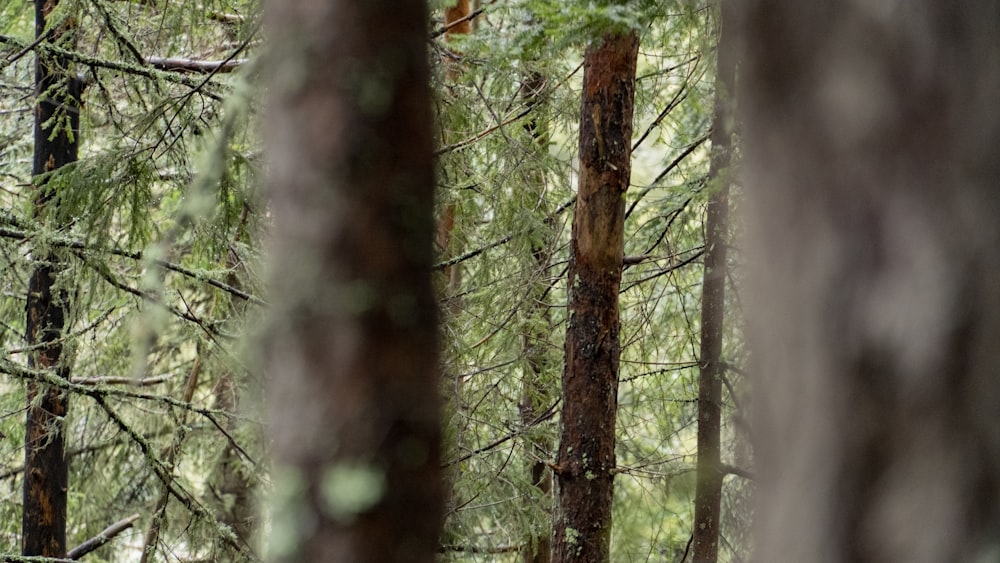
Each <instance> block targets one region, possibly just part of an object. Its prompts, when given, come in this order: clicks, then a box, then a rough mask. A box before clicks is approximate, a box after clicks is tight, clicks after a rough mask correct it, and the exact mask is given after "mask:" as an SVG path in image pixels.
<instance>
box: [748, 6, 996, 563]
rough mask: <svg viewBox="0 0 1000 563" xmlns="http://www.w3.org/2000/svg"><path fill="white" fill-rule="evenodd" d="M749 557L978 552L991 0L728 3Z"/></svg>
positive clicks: (992, 524)
mask: <svg viewBox="0 0 1000 563" xmlns="http://www.w3.org/2000/svg"><path fill="white" fill-rule="evenodd" d="M741 4H742V5H744V7H745V11H744V12H743V15H742V17H743V18H745V19H744V20H743V26H744V28H745V30H746V41H745V44H744V49H742V51H743V52H744V53H745V59H744V63H743V64H742V65H741V90H740V92H741V97H740V104H741V107H743V108H745V110H746V111H745V135H744V151H745V160H744V163H745V170H746V181H745V187H746V197H747V204H748V206H749V207H750V208H751V209H750V222H749V225H748V229H749V233H750V235H751V236H750V239H749V242H750V244H749V254H748V260H749V264H750V265H751V266H752V271H751V277H750V280H751V285H750V288H749V289H750V292H751V294H752V296H753V299H752V300H749V303H750V304H751V305H752V306H753V308H752V310H751V329H752V332H751V337H752V338H751V343H752V345H753V347H754V348H753V350H754V358H755V364H756V366H755V373H754V374H753V383H754V385H755V391H754V395H753V397H754V403H755V406H756V418H755V425H754V432H755V435H757V436H760V440H759V442H758V443H757V444H756V449H755V454H756V469H757V470H756V472H755V473H756V474H757V476H758V480H757V483H758V490H757V493H756V494H757V498H758V499H759V506H758V509H757V511H756V513H755V514H756V518H757V533H758V536H757V540H756V542H755V543H756V545H757V550H756V555H755V559H756V560H757V561H761V562H773V561H809V562H813V563H833V562H852V563H855V562H873V563H874V562H878V563H901V562H906V563H936V562H940V561H996V560H998V557H1000V541H998V539H997V538H998V537H1000V502H998V493H1000V427H998V425H997V413H998V412H1000V379H998V378H997V366H998V365H1000V347H998V346H997V341H998V338H1000V284H998V283H997V280H998V279H1000V244H998V242H1000V223H998V221H997V217H1000V197H998V191H997V186H998V185H1000V158H997V155H996V149H997V147H998V146H1000V105H998V104H997V101H996V93H997V92H998V91H1000V57H997V53H998V52H1000V27H998V26H997V22H998V21H1000V5H998V4H997V3H995V2H978V1H972V0H959V1H956V2H948V3H941V2H936V1H933V0H913V1H910V2H905V3H903V2H847V3H838V4H831V3H822V2H802V1H800V0H751V1H748V2H744V3H741Z"/></svg>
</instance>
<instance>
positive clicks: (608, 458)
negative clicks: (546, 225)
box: [553, 33, 639, 563]
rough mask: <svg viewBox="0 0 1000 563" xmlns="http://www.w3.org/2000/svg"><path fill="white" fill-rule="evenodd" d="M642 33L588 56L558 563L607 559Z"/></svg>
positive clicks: (609, 40) (559, 469)
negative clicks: (621, 306) (620, 302)
mask: <svg viewBox="0 0 1000 563" xmlns="http://www.w3.org/2000/svg"><path fill="white" fill-rule="evenodd" d="M638 49H639V38H638V35H637V34H635V33H619V34H607V35H605V36H604V37H603V38H602V39H601V41H600V42H598V43H595V44H593V45H591V46H590V47H589V48H588V49H587V53H586V55H585V58H584V76H583V101H582V103H581V105H580V185H579V188H578V193H577V201H576V210H575V213H574V215H573V239H572V254H571V259H570V270H569V280H568V287H569V292H570V297H569V314H570V318H569V327H568V328H567V329H566V366H565V369H564V371H563V377H562V386H563V390H562V416H561V422H560V439H559V455H558V459H557V461H556V484H557V491H558V493H557V501H556V502H557V505H556V513H555V517H554V520H553V561H556V562H559V563H561V562H566V561H588V562H600V561H607V560H608V556H609V547H610V539H611V498H612V487H613V483H614V471H615V415H616V412H617V407H618V397H617V394H618V361H619V354H620V345H619V341H618V329H619V319H618V291H619V288H620V286H621V271H622V258H623V252H624V220H625V197H624V196H625V191H626V190H627V189H628V183H629V173H630V171H631V162H630V158H631V142H632V139H631V137H632V106H633V102H634V95H635V69H636V56H637V54H638Z"/></svg>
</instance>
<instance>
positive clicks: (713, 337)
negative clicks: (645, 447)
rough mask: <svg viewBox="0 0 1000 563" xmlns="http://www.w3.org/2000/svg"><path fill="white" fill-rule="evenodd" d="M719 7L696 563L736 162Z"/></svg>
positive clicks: (713, 522)
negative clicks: (733, 174) (732, 176)
mask: <svg viewBox="0 0 1000 563" xmlns="http://www.w3.org/2000/svg"><path fill="white" fill-rule="evenodd" d="M731 3H732V1H731V0H721V2H720V6H719V41H718V49H717V50H716V52H717V53H718V63H717V65H716V78H715V117H714V123H713V125H712V157H711V163H710V164H709V172H708V176H709V182H710V186H711V189H712V190H714V191H713V192H712V195H711V196H710V198H709V201H708V211H707V213H706V218H705V270H704V277H703V284H702V297H701V359H700V360H699V362H698V365H699V369H700V371H699V374H698V466H697V480H696V483H695V499H694V532H693V536H694V539H693V548H694V549H693V551H692V556H693V558H694V563H715V562H716V561H718V559H719V532H720V530H719V523H720V516H721V504H722V478H723V474H722V471H721V470H720V463H721V461H722V459H721V457H722V440H721V434H722V432H721V431H722V377H723V376H724V374H723V373H722V370H723V364H722V338H723V334H724V328H725V314H724V313H725V307H726V254H727V252H726V249H727V246H728V244H729V243H728V240H727V238H728V231H729V184H730V181H731V170H730V165H731V162H732V158H731V156H732V148H733V140H732V134H733V129H732V121H733V115H732V109H731V108H732V102H733V96H734V88H733V86H734V83H735V79H736V68H735V61H734V55H735V53H733V51H732V48H731V47H730V45H729V44H730V42H731V40H730V39H729V38H730V36H731V35H732V34H731V33H729V32H728V30H727V29H726V27H725V26H726V19H727V18H726V17H725V16H724V12H725V11H726V6H727V5H729V4H731Z"/></svg>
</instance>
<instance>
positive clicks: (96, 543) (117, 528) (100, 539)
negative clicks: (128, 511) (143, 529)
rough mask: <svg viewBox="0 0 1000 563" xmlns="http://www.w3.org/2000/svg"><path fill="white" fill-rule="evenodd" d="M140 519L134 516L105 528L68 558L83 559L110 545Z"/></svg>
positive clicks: (75, 549)
mask: <svg viewBox="0 0 1000 563" xmlns="http://www.w3.org/2000/svg"><path fill="white" fill-rule="evenodd" d="M138 519H139V515H138V514H133V515H132V516H129V517H128V518H123V519H121V520H119V521H117V522H115V523H114V524H112V525H110V526H108V527H107V528H104V531H102V532H101V533H99V534H97V535H96V536H94V537H92V538H90V539H89V540H87V541H85V542H83V543H81V544H80V545H78V546H76V547H74V548H73V549H71V550H69V553H67V554H66V558H67V559H73V560H75V559H79V558H81V557H83V556H84V555H86V554H88V553H90V552H91V551H94V550H95V549H97V548H99V547H101V546H102V545H104V544H106V543H108V542H109V541H111V540H112V539H114V537H115V536H117V535H118V534H120V533H122V532H124V531H125V530H127V529H129V528H131V527H132V524H134V523H135V521H136V520H138Z"/></svg>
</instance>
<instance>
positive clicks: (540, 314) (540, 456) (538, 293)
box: [520, 72, 553, 563]
mask: <svg viewBox="0 0 1000 563" xmlns="http://www.w3.org/2000/svg"><path fill="white" fill-rule="evenodd" d="M544 86H545V80H544V78H543V77H542V75H541V74H540V73H538V72H532V73H530V74H529V75H528V76H527V77H526V78H525V81H524V83H523V84H522V85H521V98H522V99H523V100H524V101H525V104H526V105H528V106H535V105H536V104H538V102H539V99H538V98H539V94H540V93H541V91H542V88H543V87H544ZM536 115H537V113H536V114H533V116H532V117H531V118H530V119H529V120H528V121H527V122H526V123H525V124H524V130H525V132H527V133H528V134H529V135H531V138H532V140H533V141H534V144H535V145H536V147H537V149H538V150H539V151H540V152H541V151H544V150H545V144H546V134H545V132H544V131H543V130H541V129H539V124H538V119H537V117H536ZM526 176H527V178H526V179H527V182H528V190H531V192H529V193H531V195H532V196H537V197H538V198H540V199H541V198H544V197H545V195H544V194H545V171H544V169H543V168H541V167H539V168H537V169H530V171H529V173H528V174H526ZM542 212H543V214H545V215H548V211H547V209H545V208H542ZM546 227H547V228H546V232H545V235H544V236H543V237H532V239H533V240H538V239H539V238H541V239H542V240H543V241H544V242H541V243H538V242H533V243H532V245H531V254H532V257H533V258H534V261H535V269H536V271H537V272H539V274H542V273H544V272H547V271H548V269H549V266H550V264H549V260H550V253H549V249H548V248H547V247H546V245H547V244H549V241H550V240H551V234H552V232H551V231H552V225H551V221H546ZM540 282H541V280H539V281H538V282H536V283H533V284H532V288H531V289H530V290H529V291H530V293H529V298H530V300H531V310H530V317H531V318H532V319H538V320H540V321H542V322H541V323H539V324H537V325H536V324H534V323H531V324H530V325H529V326H531V327H532V328H531V329H530V331H529V332H528V333H527V334H525V335H524V339H525V344H524V349H525V356H526V359H527V362H528V366H529V368H530V370H529V372H528V373H526V374H525V380H524V384H523V388H522V390H521V405H520V414H521V424H522V425H524V426H525V427H527V426H528V425H529V424H532V423H533V422H534V421H535V419H536V417H538V415H539V414H540V413H541V410H542V409H543V408H545V406H546V405H548V403H549V402H550V397H551V395H552V391H553V390H552V388H551V387H552V385H551V383H550V382H548V381H546V378H545V374H546V373H547V372H548V370H550V369H551V368H552V367H553V366H552V365H551V362H549V361H548V360H547V358H546V353H545V344H546V343H547V342H548V335H549V332H550V331H551V329H552V319H551V317H550V315H549V308H548V305H549V304H548V298H547V295H548V293H549V288H550V285H549V284H548V283H544V284H543V283H540ZM538 327H542V328H538ZM530 436H531V434H530V433H529V438H528V441H529V443H528V445H527V446H528V451H529V452H531V455H532V456H534V459H529V460H528V464H529V472H530V474H531V484H532V486H534V487H535V488H536V489H537V491H538V497H539V498H541V499H542V502H544V503H545V509H546V510H547V511H548V512H550V513H551V507H552V502H551V493H552V474H551V473H550V472H549V469H548V467H547V465H546V463H545V461H544V460H547V459H550V457H551V455H552V454H551V449H552V443H551V440H550V439H549V438H548V437H545V436H542V437H530ZM529 498H533V497H529ZM532 502H533V501H532ZM551 559H552V542H551V534H550V533H548V532H542V533H541V534H538V535H536V536H534V537H531V538H529V541H528V546H527V547H525V548H524V549H523V550H522V552H521V560H522V561H523V562H524V563H549V561H551Z"/></svg>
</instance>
